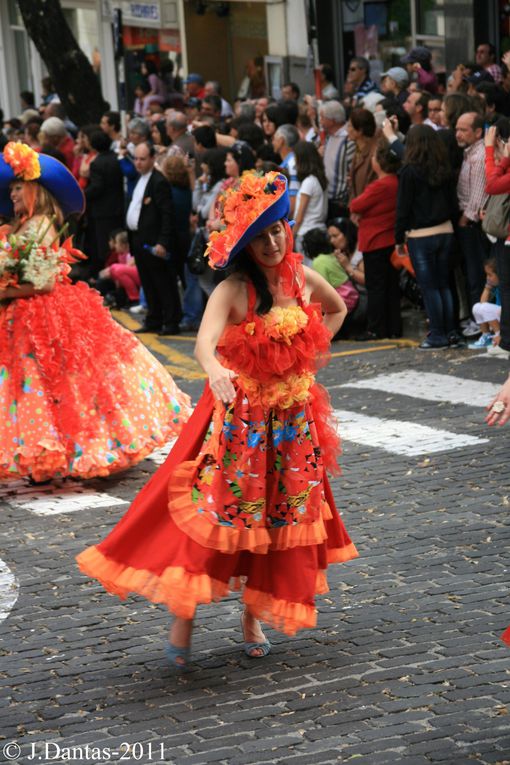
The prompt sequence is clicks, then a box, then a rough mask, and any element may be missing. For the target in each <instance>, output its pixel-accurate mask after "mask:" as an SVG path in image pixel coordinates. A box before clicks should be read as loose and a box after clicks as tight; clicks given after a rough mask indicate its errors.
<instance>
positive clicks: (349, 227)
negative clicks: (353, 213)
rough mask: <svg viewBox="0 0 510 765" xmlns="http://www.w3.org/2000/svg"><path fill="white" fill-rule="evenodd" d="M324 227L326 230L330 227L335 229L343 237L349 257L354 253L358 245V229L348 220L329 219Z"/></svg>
mask: <svg viewBox="0 0 510 765" xmlns="http://www.w3.org/2000/svg"><path fill="white" fill-rule="evenodd" d="M326 226H327V227H328V228H329V227H330V226H333V227H334V228H337V229H338V230H339V231H340V232H341V233H342V234H343V235H344V236H345V240H346V242H347V249H348V250H349V255H352V254H353V253H354V252H356V247H357V245H358V229H357V227H356V226H355V225H354V223H353V222H352V220H351V219H350V218H330V220H328V222H327V223H326Z"/></svg>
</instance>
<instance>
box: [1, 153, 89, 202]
mask: <svg viewBox="0 0 510 765" xmlns="http://www.w3.org/2000/svg"><path fill="white" fill-rule="evenodd" d="M14 181H27V182H28V181H36V182H37V183H40V184H41V186H43V187H44V188H45V189H47V190H48V191H49V192H50V194H52V195H53V196H54V197H55V199H56V200H57V202H58V204H59V205H60V207H61V208H62V212H63V213H64V215H70V214H71V213H82V212H83V211H84V209H85V197H84V195H83V191H82V190H81V188H80V186H79V184H78V181H77V180H76V178H75V177H74V175H73V174H72V173H71V172H70V171H69V170H68V169H67V167H66V166H65V165H63V164H62V162H59V161H58V159H55V158H54V157H49V156H48V155H46V154H38V153H37V152H36V151H34V150H33V149H32V148H31V147H30V146H27V145H26V144H24V143H17V142H14V141H11V142H10V143H8V144H7V145H6V147H5V148H4V151H3V154H1V155H0V215H6V216H12V215H13V214H14V210H13V206H12V202H11V197H10V188H9V187H10V185H11V183H13V182H14Z"/></svg>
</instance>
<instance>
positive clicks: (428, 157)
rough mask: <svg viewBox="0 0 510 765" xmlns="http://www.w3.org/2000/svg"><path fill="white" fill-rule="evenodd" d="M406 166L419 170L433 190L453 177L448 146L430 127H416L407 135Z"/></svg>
mask: <svg viewBox="0 0 510 765" xmlns="http://www.w3.org/2000/svg"><path fill="white" fill-rule="evenodd" d="M406 165H412V166H414V167H417V168H419V169H420V170H421V171H422V173H423V174H424V175H425V178H426V181H427V183H428V184H429V186H432V187H433V188H437V187H439V186H442V185H443V184H445V183H447V182H448V181H449V180H450V179H451V177H452V171H451V167H450V158H449V156H448V150H447V148H446V144H445V143H444V142H443V141H442V140H441V139H440V138H439V136H438V134H437V132H436V131H435V130H434V128H431V127H429V125H414V127H412V128H411V129H410V131H409V133H408V134H407V140H406V149H405V154H404V167H405V166H406Z"/></svg>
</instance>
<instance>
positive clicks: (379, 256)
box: [349, 138, 402, 340]
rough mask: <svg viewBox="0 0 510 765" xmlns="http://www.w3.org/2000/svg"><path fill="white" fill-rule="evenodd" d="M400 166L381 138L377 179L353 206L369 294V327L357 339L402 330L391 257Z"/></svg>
mask: <svg viewBox="0 0 510 765" xmlns="http://www.w3.org/2000/svg"><path fill="white" fill-rule="evenodd" d="M399 166H400V160H399V159H398V158H397V157H396V156H395V155H394V154H393V153H392V152H391V151H390V148H389V144H388V142H387V141H386V139H382V138H381V139H380V140H379V142H378V144H377V147H376V150H375V153H374V155H373V157H372V167H373V169H374V172H375V174H376V175H377V180H375V181H372V183H369V185H368V186H367V187H366V189H365V191H364V192H363V193H362V194H360V195H359V197H356V198H355V199H353V200H352V202H351V204H350V206H349V209H350V211H351V217H352V219H353V221H354V222H355V223H358V225H359V233H358V247H359V249H360V250H361V251H362V252H363V262H364V264H365V286H366V290H367V297H368V309H367V330H366V332H364V333H363V334H362V335H359V336H358V337H356V340H376V339H377V338H380V337H400V335H401V334H402V320H401V316H400V289H399V279H398V272H397V271H396V270H395V269H394V268H393V266H392V265H391V261H390V258H391V254H392V252H393V250H394V249H395V221H396V211H397V192H398V178H397V171H398V169H399Z"/></svg>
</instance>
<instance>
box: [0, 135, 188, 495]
mask: <svg viewBox="0 0 510 765" xmlns="http://www.w3.org/2000/svg"><path fill="white" fill-rule="evenodd" d="M83 205H84V199H83V193H82V191H81V189H80V187H79V185H78V183H77V181H76V180H75V178H74V177H73V176H72V174H71V173H70V172H69V170H68V169H67V168H66V167H65V166H64V165H62V164H61V163H60V162H58V161H57V160H56V159H53V157H48V156H46V155H43V154H37V153H36V152H35V151H34V150H33V149H31V148H30V147H29V146H26V145H24V144H17V143H9V144H7V146H6V147H5V150H4V153H3V155H0V214H2V215H6V216H9V217H12V218H13V222H12V225H10V226H9V227H7V228H8V230H7V231H6V230H5V229H4V230H3V231H2V232H1V233H0V481H4V480H7V479H19V478H22V477H28V478H31V479H32V480H34V481H36V482H41V481H47V480H51V479H53V478H65V477H67V476H71V477H74V478H92V477H95V476H107V475H110V473H113V472H116V471H118V470H121V469H124V468H127V467H129V466H131V465H134V464H136V463H137V462H139V461H140V460H142V459H144V457H146V456H147V455H148V454H150V453H151V452H153V451H154V449H157V448H158V447H160V446H163V445H164V444H165V443H166V442H167V441H168V440H169V439H170V438H171V437H172V436H175V435H177V434H178V433H179V432H180V430H181V428H182V425H183V424H184V422H185V421H186V420H187V419H188V417H189V415H190V413H191V407H190V401H189V397H188V396H187V395H186V394H184V393H182V392H181V391H180V390H179V388H178V387H177V386H176V384H175V383H174V381H173V380H172V378H171V377H170V375H169V374H168V373H167V372H166V370H165V369H164V368H163V367H162V366H161V364H160V363H159V362H158V361H157V360H156V359H155V358H154V356H152V354H150V353H149V351H147V350H146V349H145V348H144V346H143V345H142V344H141V343H140V342H138V340H137V339H136V338H135V337H134V336H133V335H132V333H131V332H128V331H127V330H125V329H124V328H123V327H121V326H120V325H119V324H117V322H115V321H114V319H113V318H112V316H111V315H110V312H109V311H108V310H107V309H106V308H105V307H104V306H103V301H102V298H101V296H100V295H99V293H98V292H96V291H95V290H91V289H90V288H89V287H88V286H87V285H86V284H84V283H83V282H78V283H77V284H71V283H70V280H69V278H68V272H69V270H70V265H69V263H70V262H73V260H72V257H73V254H76V253H77V251H76V250H73V249H72V248H71V245H70V242H69V240H67V242H65V243H64V245H60V244H59V236H58V231H57V228H58V227H60V225H61V223H62V220H63V214H66V215H67V214H71V213H77V212H81V211H82V209H83ZM29 251H30V253H31V258H33V265H32V268H31V270H30V269H29V270H28V271H27V269H26V265H24V266H23V271H22V272H21V271H20V270H19V269H20V264H21V263H26V260H23V258H21V257H20V252H23V253H25V254H26V253H28V252H29ZM78 255H81V253H78ZM19 275H21V277H22V278H19Z"/></svg>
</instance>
